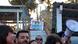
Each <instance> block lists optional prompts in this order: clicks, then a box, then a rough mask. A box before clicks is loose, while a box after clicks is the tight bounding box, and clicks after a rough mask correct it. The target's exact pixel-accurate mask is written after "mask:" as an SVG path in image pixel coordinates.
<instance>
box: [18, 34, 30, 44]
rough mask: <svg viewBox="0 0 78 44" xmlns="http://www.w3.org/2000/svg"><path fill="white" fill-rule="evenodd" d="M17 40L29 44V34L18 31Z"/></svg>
mask: <svg viewBox="0 0 78 44" xmlns="http://www.w3.org/2000/svg"><path fill="white" fill-rule="evenodd" d="M17 41H18V44H29V34H28V33H20V34H19V37H18V39H17Z"/></svg>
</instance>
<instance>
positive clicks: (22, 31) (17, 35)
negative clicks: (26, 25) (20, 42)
mask: <svg viewBox="0 0 78 44" xmlns="http://www.w3.org/2000/svg"><path fill="white" fill-rule="evenodd" d="M20 33H28V34H29V31H26V30H20V31H18V32H17V34H16V38H18V37H19V34H20Z"/></svg>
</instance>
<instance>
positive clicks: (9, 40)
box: [6, 32, 15, 44]
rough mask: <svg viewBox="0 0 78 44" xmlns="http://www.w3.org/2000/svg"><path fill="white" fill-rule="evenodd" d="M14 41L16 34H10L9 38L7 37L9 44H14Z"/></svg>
mask: <svg viewBox="0 0 78 44" xmlns="http://www.w3.org/2000/svg"><path fill="white" fill-rule="evenodd" d="M14 39H15V38H14V34H13V33H11V32H9V33H8V36H7V37H6V41H7V44H14Z"/></svg>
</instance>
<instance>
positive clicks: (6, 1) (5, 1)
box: [0, 0, 64, 6]
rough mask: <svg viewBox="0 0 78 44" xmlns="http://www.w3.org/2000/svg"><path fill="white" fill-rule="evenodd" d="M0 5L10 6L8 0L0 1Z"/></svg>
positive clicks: (58, 0) (60, 0)
mask: <svg viewBox="0 0 78 44" xmlns="http://www.w3.org/2000/svg"><path fill="white" fill-rule="evenodd" d="M54 1H57V2H62V1H64V0H53V2H54ZM0 5H3V6H6V5H11V4H10V3H9V2H8V0H0Z"/></svg>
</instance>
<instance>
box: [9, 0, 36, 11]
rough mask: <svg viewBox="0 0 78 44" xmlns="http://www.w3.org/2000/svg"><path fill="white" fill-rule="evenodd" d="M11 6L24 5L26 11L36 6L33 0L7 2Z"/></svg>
mask: <svg viewBox="0 0 78 44" xmlns="http://www.w3.org/2000/svg"><path fill="white" fill-rule="evenodd" d="M8 1H9V2H10V3H11V4H12V5H25V6H26V7H27V8H28V9H31V10H33V9H35V8H36V6H37V4H36V3H35V0H12V1H10V0H8Z"/></svg>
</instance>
